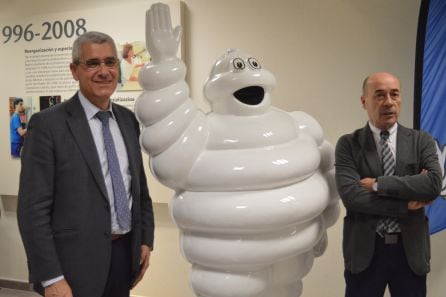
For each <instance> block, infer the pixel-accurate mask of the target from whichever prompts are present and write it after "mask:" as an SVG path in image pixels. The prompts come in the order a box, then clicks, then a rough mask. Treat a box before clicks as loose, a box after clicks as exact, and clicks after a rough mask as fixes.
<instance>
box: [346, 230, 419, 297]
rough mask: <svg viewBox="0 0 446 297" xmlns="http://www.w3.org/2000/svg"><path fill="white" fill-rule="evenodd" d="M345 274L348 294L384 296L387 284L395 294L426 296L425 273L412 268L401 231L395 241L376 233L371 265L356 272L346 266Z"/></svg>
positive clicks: (399, 296) (364, 296) (398, 296)
mask: <svg viewBox="0 0 446 297" xmlns="http://www.w3.org/2000/svg"><path fill="white" fill-rule="evenodd" d="M344 276H345V282H346V290H345V297H383V296H384V291H385V289H386V286H389V292H390V295H391V296H392V297H426V275H416V274H415V273H413V271H412V270H411V269H410V267H409V265H408V263H407V258H406V254H405V252H404V247H403V243H402V241H401V236H400V235H398V242H396V243H393V244H386V243H385V240H384V238H382V237H381V236H379V235H377V236H376V242H375V252H374V255H373V259H372V261H371V263H370V265H369V267H367V269H366V270H364V271H362V272H360V273H357V274H354V273H351V272H350V271H348V270H345V272H344Z"/></svg>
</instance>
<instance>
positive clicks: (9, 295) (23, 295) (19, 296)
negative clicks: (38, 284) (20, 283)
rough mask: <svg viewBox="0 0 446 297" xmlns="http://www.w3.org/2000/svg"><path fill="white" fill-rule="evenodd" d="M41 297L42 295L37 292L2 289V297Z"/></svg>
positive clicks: (0, 296) (0, 291)
mask: <svg viewBox="0 0 446 297" xmlns="http://www.w3.org/2000/svg"><path fill="white" fill-rule="evenodd" d="M39 296H40V295H39V294H37V293H35V292H30V291H20V290H12V289H6V288H0V297H39Z"/></svg>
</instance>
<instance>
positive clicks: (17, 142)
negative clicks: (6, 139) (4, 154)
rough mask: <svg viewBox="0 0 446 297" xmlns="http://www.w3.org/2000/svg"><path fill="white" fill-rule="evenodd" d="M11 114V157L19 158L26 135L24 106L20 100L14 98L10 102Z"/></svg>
mask: <svg viewBox="0 0 446 297" xmlns="http://www.w3.org/2000/svg"><path fill="white" fill-rule="evenodd" d="M12 106H13V112H12V114H11V121H10V126H9V127H10V139H11V156H12V157H13V158H20V154H21V151H22V147H23V142H24V137H25V135H26V131H27V130H26V112H25V111H26V106H25V104H24V103H23V99H22V98H18V97H14V98H13V100H12Z"/></svg>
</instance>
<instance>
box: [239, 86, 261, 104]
mask: <svg viewBox="0 0 446 297" xmlns="http://www.w3.org/2000/svg"><path fill="white" fill-rule="evenodd" d="M264 96H265V91H264V90H263V88H262V87H259V86H251V87H246V88H243V89H240V90H238V91H235V92H234V97H235V98H237V100H238V101H240V102H242V103H245V104H248V105H258V104H260V103H261V102H262V101H263V97H264Z"/></svg>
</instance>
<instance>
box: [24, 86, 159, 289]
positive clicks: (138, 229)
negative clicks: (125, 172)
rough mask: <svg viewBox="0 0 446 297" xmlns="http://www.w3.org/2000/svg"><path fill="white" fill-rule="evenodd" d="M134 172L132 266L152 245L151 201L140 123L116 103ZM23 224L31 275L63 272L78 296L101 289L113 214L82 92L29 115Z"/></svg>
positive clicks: (135, 267) (45, 277) (46, 277)
mask: <svg viewBox="0 0 446 297" xmlns="http://www.w3.org/2000/svg"><path fill="white" fill-rule="evenodd" d="M113 113H114V114H115V116H116V119H117V122H118V125H119V128H120V130H121V132H122V136H123V137H124V141H125V144H126V148H127V153H128V158H129V167H130V172H131V177H132V179H131V192H132V197H133V206H132V233H131V236H132V239H131V242H132V248H131V249H132V263H131V264H132V273H133V277H136V276H137V273H138V270H139V258H140V246H141V244H147V245H149V246H151V247H153V231H154V220H153V211H152V201H151V199H150V196H149V192H148V188H147V182H146V176H145V173H144V169H143V165H142V157H141V150H140V146H139V140H138V137H139V125H138V122H137V121H136V118H135V116H134V115H133V113H132V112H131V111H129V110H128V109H127V108H124V107H122V106H119V105H115V104H113ZM17 215H18V223H19V228H20V233H21V236H22V239H23V243H24V246H25V250H26V254H27V258H28V268H29V278H30V282H34V283H36V284H37V286H39V285H40V282H41V281H45V280H49V279H52V278H54V277H56V276H59V275H64V276H65V279H66V280H67V281H68V283H69V284H70V286H71V288H72V290H73V294H74V296H76V297H94V296H101V294H102V291H103V288H104V286H105V283H106V280H107V276H108V271H109V265H110V257H111V245H112V243H111V237H110V232H111V221H110V220H111V219H110V206H109V202H108V198H107V191H106V187H105V182H104V178H103V175H102V171H101V166H100V164H99V156H98V153H97V150H96V146H95V143H94V140H93V136H92V134H91V130H90V127H89V125H88V122H87V118H86V116H85V112H84V110H83V108H82V106H81V104H80V101H79V98H78V96H77V94H76V95H75V96H74V97H73V98H71V99H70V100H68V101H66V102H64V103H61V104H58V105H56V106H54V107H52V108H49V109H46V110H44V111H42V112H39V113H36V114H34V115H33V116H32V117H31V120H30V122H29V126H28V134H27V137H26V140H25V145H24V149H23V154H22V170H21V174H20V188H19V199H18V210H17Z"/></svg>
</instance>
